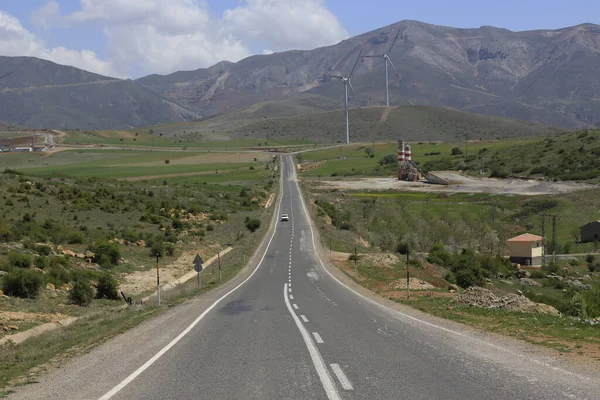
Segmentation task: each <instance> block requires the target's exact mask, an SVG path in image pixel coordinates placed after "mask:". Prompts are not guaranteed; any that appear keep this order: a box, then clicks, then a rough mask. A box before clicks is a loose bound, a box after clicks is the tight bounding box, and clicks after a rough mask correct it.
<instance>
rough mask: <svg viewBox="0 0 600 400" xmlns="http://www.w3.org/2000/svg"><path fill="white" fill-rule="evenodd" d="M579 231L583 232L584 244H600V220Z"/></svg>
mask: <svg viewBox="0 0 600 400" xmlns="http://www.w3.org/2000/svg"><path fill="white" fill-rule="evenodd" d="M579 229H580V231H581V241H582V242H583V243H589V242H595V241H599V242H600V219H599V220H597V221H592V222H590V223H589V224H585V225H584V226H582V227H581V228H579Z"/></svg>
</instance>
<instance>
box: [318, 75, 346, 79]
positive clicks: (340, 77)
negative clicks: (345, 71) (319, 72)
mask: <svg viewBox="0 0 600 400" xmlns="http://www.w3.org/2000/svg"><path fill="white" fill-rule="evenodd" d="M323 76H327V77H329V78H338V79H344V77H343V76H341V75H331V74H323Z"/></svg>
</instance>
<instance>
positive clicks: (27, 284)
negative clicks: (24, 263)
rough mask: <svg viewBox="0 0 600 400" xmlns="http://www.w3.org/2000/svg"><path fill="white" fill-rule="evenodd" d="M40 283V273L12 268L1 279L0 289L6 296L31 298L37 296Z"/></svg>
mask: <svg viewBox="0 0 600 400" xmlns="http://www.w3.org/2000/svg"><path fill="white" fill-rule="evenodd" d="M42 284H43V279H42V274H41V273H39V272H37V271H32V270H29V269H22V268H14V269H12V270H11V271H10V272H9V273H8V274H6V275H5V276H4V278H3V279H2V290H3V291H4V293H5V294H6V295H8V296H14V297H22V298H29V299H33V298H36V297H37V296H38V294H39V292H40V288H41V287H42Z"/></svg>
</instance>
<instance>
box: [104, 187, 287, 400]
mask: <svg viewBox="0 0 600 400" xmlns="http://www.w3.org/2000/svg"><path fill="white" fill-rule="evenodd" d="M281 182H282V184H281V193H280V194H279V206H278V208H277V214H276V215H277V216H279V214H281V203H282V202H283V192H284V190H283V178H282V180H281ZM277 227H278V224H275V227H274V228H273V233H272V234H271V238H270V239H269V242H268V243H267V246H266V247H265V251H264V252H263V255H262V257H261V258H260V261H259V262H258V264H256V268H254V271H252V273H251V274H250V276H249V277H247V278H246V279H244V281H242V282H241V283H240V284H239V285H237V286H236V287H234V288H233V289H231V290H230V291H229V292H227V293H225V294H224V295H223V296H221V297H220V298H219V299H217V300H216V301H215V302H214V303H212V305H211V306H210V307H208V308H207V309H206V310H205V311H204V312H203V313H202V314H200V316H199V317H198V318H196V319H195V320H194V322H192V323H191V324H190V326H188V327H187V328H185V329H184V331H183V332H181V333H180V334H179V335H178V336H177V337H176V338H175V339H173V340H171V341H170V342H169V344H167V345H166V346H165V347H163V348H162V349H160V351H159V352H158V353H156V354H155V355H154V356H152V358H150V359H149V360H148V361H146V362H145V363H144V364H143V365H142V366H141V367H139V368H138V369H136V370H135V371H133V372H132V373H131V374H130V375H129V376H128V377H127V378H125V379H123V380H122V381H121V383H119V384H118V385H117V386H115V387H113V388H112V389H111V390H109V391H108V392H106V393H105V394H104V395H103V396H102V397H100V398H99V399H98V400H108V399H110V398H111V397H113V396H114V395H115V394H117V393H119V392H120V391H121V390H122V389H123V388H124V387H125V386H127V385H128V384H130V383H131V382H132V381H133V380H134V379H135V378H137V377H138V376H139V375H140V374H141V373H142V372H144V371H145V370H147V369H148V368H149V367H150V366H151V365H152V364H154V363H155V362H156V361H157V360H158V359H159V358H161V357H162V356H163V355H164V354H165V353H166V352H167V351H169V350H170V349H171V348H172V347H173V346H175V345H176V344H177V342H179V341H180V340H181V339H183V337H184V336H185V335H187V334H188V333H189V332H190V331H191V330H192V329H193V328H194V327H195V326H196V325H198V323H199V322H200V321H202V319H203V318H204V317H205V316H206V314H208V313H209V312H210V311H211V310H212V309H213V308H215V307H216V305H217V304H219V303H220V302H221V301H222V300H223V299H224V298H226V297H227V296H229V295H230V294H231V293H233V292H235V291H236V290H238V289H239V288H240V287H242V285H244V284H245V283H246V282H248V281H249V280H250V279H251V278H252V277H253V276H254V274H255V273H256V271H258V268H260V266H261V265H262V262H263V261H264V259H265V257H266V255H267V252H268V250H269V247H270V246H271V242H272V241H273V238H274V237H275V233H276V232H277Z"/></svg>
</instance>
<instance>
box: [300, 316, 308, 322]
mask: <svg viewBox="0 0 600 400" xmlns="http://www.w3.org/2000/svg"><path fill="white" fill-rule="evenodd" d="M300 318H302V321H304V322H308V318H306V316H304V315H300Z"/></svg>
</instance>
